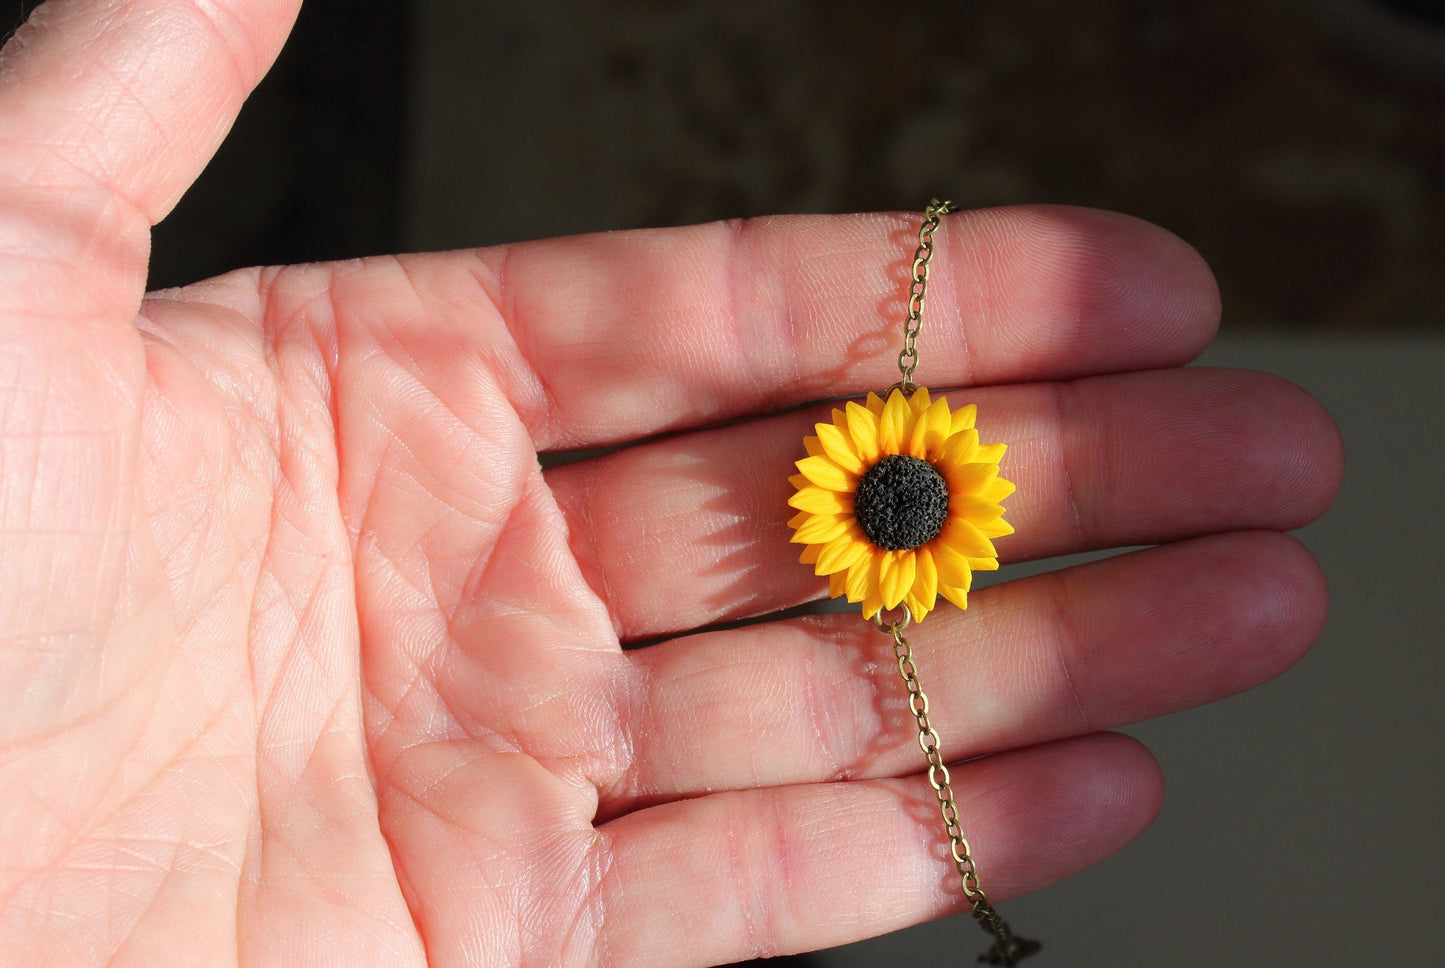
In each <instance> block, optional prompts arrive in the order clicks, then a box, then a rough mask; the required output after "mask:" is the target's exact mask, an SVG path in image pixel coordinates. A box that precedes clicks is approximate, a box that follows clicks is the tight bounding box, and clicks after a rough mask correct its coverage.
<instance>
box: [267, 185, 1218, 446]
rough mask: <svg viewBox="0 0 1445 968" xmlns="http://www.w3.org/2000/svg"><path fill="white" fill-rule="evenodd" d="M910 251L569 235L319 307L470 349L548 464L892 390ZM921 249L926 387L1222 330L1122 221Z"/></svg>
mask: <svg viewBox="0 0 1445 968" xmlns="http://www.w3.org/2000/svg"><path fill="white" fill-rule="evenodd" d="M916 231H917V221H916V216H913V215H902V214H894V215H858V216H836V217H820V216H810V217H796V218H768V219H758V220H752V221H747V222H733V223H726V224H714V225H702V226H694V227H689V228H681V229H667V230H660V231H646V232H619V233H611V234H607V235H591V236H581V237H576V238H570V239H555V240H549V241H542V242H529V243H525V244H520V245H513V246H507V247H503V248H497V249H488V250H482V251H474V252H454V253H445V254H437V255H428V256H415V257H407V258H405V259H403V260H401V261H400V262H398V263H396V264H395V265H389V266H388V265H383V264H381V263H372V264H371V265H369V266H368V267H366V268H365V270H364V271H362V270H358V271H354V272H350V273H344V274H342V276H341V277H340V278H338V279H337V280H336V285H335V286H334V287H333V289H332V291H331V293H330V295H331V297H332V299H333V300H334V301H336V302H337V303H338V304H343V305H345V304H349V305H358V306H365V307H366V312H365V314H364V318H363V319H358V320H356V321H355V323H356V324H361V323H363V322H364V324H365V327H366V328H365V331H363V332H361V333H358V334H357V335H361V336H367V337H368V339H371V340H372V341H374V336H375V334H376V333H382V334H384V339H385V340H386V341H391V340H393V339H399V340H402V341H405V342H408V343H410V344H412V345H420V346H435V345H449V344H448V342H447V341H448V340H451V339H456V340H457V341H459V342H463V345H466V346H468V347H469V348H474V349H472V352H475V353H476V354H478V356H479V357H480V358H481V359H483V360H485V361H486V362H487V364H488V365H489V367H490V369H492V370H493V371H494V372H495V373H497V374H498V375H499V377H500V378H501V380H502V383H503V386H504V388H505V390H506V392H507V394H508V396H509V398H510V399H511V400H512V402H513V405H514V406H515V407H516V408H517V410H518V412H519V413H520V414H521V415H522V416H523V418H524V419H525V420H526V421H527V424H528V426H529V428H530V430H531V431H532V434H533V437H534V439H536V440H537V442H538V445H539V447H540V448H542V449H544V450H546V449H564V448H570V447H580V446H590V445H594V444H598V443H603V442H612V441H619V440H625V439H628V438H631V437H636V436H640V435H645V434H650V433H655V432H657V431H660V430H664V429H676V428H682V427H688V426H695V425H698V424H706V423H713V422H716V421H718V420H720V419H724V418H728V417H732V416H736V415H739V414H745V413H751V412H756V411H758V410H777V409H782V408H785V407H788V406H792V405H795V404H797V403H800V402H804V401H808V400H816V399H821V398H825V397H834V396H839V395H844V394H853V393H859V392H861V391H864V390H870V389H878V388H880V387H883V386H887V385H888V384H890V383H892V382H893V381H894V380H895V379H896V378H897V370H896V358H897V354H898V348H899V340H900V339H901V335H900V325H899V322H898V321H899V320H901V319H902V318H903V316H904V315H905V308H906V307H905V306H904V303H903V298H904V294H905V292H906V290H907V273H908V271H909V265H910V260H911V257H912V253H913V247H914V245H915V244H916V239H915V233H916ZM936 240H937V249H936V254H935V256H934V259H933V264H932V276H931V279H932V281H931V283H930V286H931V288H930V289H929V293H928V303H927V322H926V324H925V331H924V337H923V341H922V344H921V352H922V354H923V359H924V361H925V369H924V370H923V371H921V372H923V373H926V374H927V378H928V380H929V381H930V382H931V383H932V384H933V385H939V386H942V385H957V384H983V383H998V382H1005V381H1014V380H1038V379H1059V378H1065V377H1071V376H1077V375H1081V374H1086V373H1094V372H1103V371H1113V370H1120V369H1142V368H1150V367H1160V366H1171V365H1175V364H1178V363H1182V362H1184V361H1186V360H1189V359H1191V358H1192V357H1193V356H1194V355H1196V354H1197V353H1198V352H1199V351H1200V350H1202V349H1203V348H1204V346H1205V345H1207V343H1208V342H1209V340H1210V338H1211V337H1212V335H1213V333H1214V330H1215V327H1216V324H1217V321H1218V295H1217V292H1216V290H1215V287H1214V282H1213V279H1212V277H1211V276H1210V274H1209V271H1208V269H1207V268H1206V267H1205V266H1204V264H1203V262H1202V261H1201V260H1200V259H1199V257H1198V256H1197V255H1196V254H1195V253H1194V251H1193V250H1192V249H1190V248H1189V247H1188V246H1187V245H1185V244H1184V243H1183V242H1181V241H1179V240H1178V239H1177V238H1175V237H1174V236H1172V235H1170V234H1169V233H1167V232H1165V231H1163V230H1162V229H1158V228H1156V227H1154V226H1152V225H1148V224H1146V223H1144V222H1140V221H1137V220H1135V219H1131V218H1126V217H1124V216H1120V215H1114V214H1110V213H1105V212H1096V211H1089V210H1084V209H1068V208H1011V209H998V210H990V211H979V212H969V213H964V214H959V215H951V216H948V217H947V219H946V220H945V221H944V224H943V228H942V229H940V231H939V233H938V234H937V236H936ZM283 288H284V287H283ZM303 288H304V287H303ZM307 299H308V294H306V293H302V292H297V293H296V294H295V295H294V298H289V299H288V300H287V305H295V306H304V305H306V303H307ZM282 312H284V307H282ZM368 334H369V335H368ZM352 342H353V343H358V341H357V340H352ZM359 342H360V343H361V344H364V343H365V342H366V340H362V341H359Z"/></svg>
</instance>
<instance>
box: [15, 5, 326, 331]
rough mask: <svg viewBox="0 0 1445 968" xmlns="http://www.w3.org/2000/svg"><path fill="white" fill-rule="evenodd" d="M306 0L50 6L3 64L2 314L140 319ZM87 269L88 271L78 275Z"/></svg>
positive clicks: (17, 39)
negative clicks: (151, 276)
mask: <svg viewBox="0 0 1445 968" xmlns="http://www.w3.org/2000/svg"><path fill="white" fill-rule="evenodd" d="M298 5H299V0H247V2H238V0H209V2H204V3H198V2H194V0H139V2H124V3H122V2H116V0H50V2H48V3H45V4H43V5H41V6H40V7H38V8H37V9H36V10H35V12H34V13H33V14H32V15H31V17H30V19H29V21H28V22H27V23H26V24H25V25H24V26H22V27H21V28H20V29H19V30H18V31H17V32H16V34H15V36H14V37H13V38H12V39H11V40H10V42H9V43H8V44H7V45H6V46H5V49H4V52H3V55H0V144H3V145H4V151H3V152H0V199H3V202H0V206H3V207H0V307H3V308H6V309H8V310H11V311H12V313H13V315H12V319H19V320H22V321H26V322H29V321H30V319H29V317H33V316H35V315H41V316H43V317H44V318H45V319H46V320H47V321H48V320H49V319H51V318H53V317H55V316H58V315H59V316H65V315H69V316H74V317H78V318H87V319H95V318H104V319H105V320H106V321H107V322H111V323H114V322H117V321H124V322H127V323H128V322H129V321H130V319H131V317H132V316H133V315H134V313H135V310H136V307H137V305H138V303H139V300H140V297H141V295H142V292H143V290H144V288H145V272H146V260H147V257H148V253H149V234H148V229H149V227H150V226H151V225H152V224H154V223H155V222H157V221H159V220H160V219H161V218H162V217H163V216H164V215H165V214H166V212H168V211H170V209H171V207H172V206H173V205H174V204H175V202H176V200H177V199H178V198H179V197H180V195H181V193H182V192H184V191H185V189H186V188H187V187H188V186H189V185H190V184H191V182H192V181H193V180H194V179H195V177H196V175H197V174H199V173H200V171H201V168H202V167H204V165H205V164H206V162H207V160H209V158H210V157H211V154H212V153H213V152H214V151H215V149H216V147H217V146H218V145H219V144H220V142H221V139H222V138H223V137H224V136H225V134H226V132H227V130H229V128H230V125H231V122H232V121H233V120H234V118H235V116H236V112H237V111H239V110H240V107H241V102H242V101H243V100H244V99H245V97H246V95H247V94H248V93H250V90H251V88H252V87H253V86H254V85H255V84H256V82H257V81H258V80H259V79H260V77H261V75H262V74H263V73H264V72H265V71H266V69H267V67H269V66H270V63H271V61H272V59H273V58H274V57H275V56H276V53H277V51H279V50H280V47H281V43H282V41H283V40H284V39H285V37H286V32H287V31H288V30H289V29H290V25H291V22H292V19H293V18H294V17H295V14H296V8H297V6H298ZM76 270H82V271H83V273H84V274H83V275H79V274H78V273H77V271H76Z"/></svg>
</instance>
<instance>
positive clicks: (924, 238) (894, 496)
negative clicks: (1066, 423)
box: [788, 199, 1039, 965]
mask: <svg viewBox="0 0 1445 968" xmlns="http://www.w3.org/2000/svg"><path fill="white" fill-rule="evenodd" d="M954 211H957V209H956V208H955V207H954V205H953V203H952V202H947V201H944V202H940V201H938V200H937V199H934V200H933V201H931V202H929V204H928V207H927V209H925V211H924V215H923V223H922V224H921V225H920V226H919V229H918V248H917V250H916V251H915V252H914V256H913V274H912V282H911V284H910V286H909V290H908V318H907V319H906V320H905V322H904V325H903V334H904V339H903V350H902V351H901V352H900V353H899V354H898V370H899V373H900V374H901V379H900V380H899V381H898V382H897V383H895V384H894V385H893V386H892V387H891V388H890V389H889V390H888V392H887V393H886V394H885V395H884V396H879V395H878V394H876V393H869V394H868V396H867V398H866V400H865V401H864V402H863V403H858V402H856V401H849V402H848V403H847V404H846V405H845V406H844V407H843V409H841V410H839V409H834V410H833V413H832V418H833V419H832V422H831V423H820V424H817V425H815V428H814V430H815V436H811V437H806V438H804V440H803V445H804V447H805V449H806V450H807V453H808V456H807V457H805V458H803V459H802V460H800V461H798V462H797V468H798V473H797V474H795V475H793V476H792V477H791V478H789V480H790V482H791V483H792V484H793V486H794V487H795V488H796V491H795V493H794V494H793V496H792V497H791V498H790V499H789V500H788V504H789V505H790V506H791V507H792V508H793V509H794V510H795V511H796V512H797V513H796V514H795V515H794V516H793V517H792V519H791V520H789V522H788V526H789V527H790V528H792V529H793V531H794V533H793V537H792V541H793V542H794V543H796V544H801V545H802V546H803V553H802V555H801V557H800V559H799V560H800V561H802V562H803V564H807V565H812V566H813V570H814V571H815V572H816V573H817V574H818V575H820V576H826V577H827V579H828V591H829V594H830V595H832V596H833V597H835V598H837V597H840V596H846V597H847V599H848V601H850V602H853V603H859V602H861V603H862V606H863V617H864V618H865V619H868V620H870V621H872V622H873V623H874V624H875V625H876V626H877V627H878V629H879V630H880V631H882V632H884V633H886V634H888V635H889V636H891V637H892V639H893V652H894V656H895V657H896V658H897V660H898V671H899V673H900V674H901V675H902V677H903V684H904V686H905V687H906V689H907V690H908V706H909V709H910V711H911V712H912V713H913V716H914V718H915V719H916V720H917V722H918V745H919V746H920V747H921V748H922V750H923V754H924V756H925V757H926V759H927V761H928V782H929V784H930V785H931V786H932V787H933V790H934V792H935V793H936V794H937V797H938V809H939V813H940V814H941V815H942V818H943V825H944V829H945V832H946V833H947V835H948V840H949V859H950V860H951V861H952V863H953V865H954V867H955V868H957V870H958V877H959V886H960V889H961V890H962V891H963V895H964V897H965V898H966V899H967V900H968V902H969V905H970V911H971V913H972V915H973V917H974V919H975V920H976V921H977V922H978V924H979V925H980V926H981V927H982V928H983V929H984V930H985V931H987V932H988V933H989V934H990V935H992V936H993V939H994V941H993V945H992V947H990V948H989V950H988V951H986V952H984V953H983V954H981V955H979V957H978V960H979V961H980V962H984V963H987V964H994V965H1014V964H1017V963H1018V962H1019V960H1021V959H1022V958H1025V957H1027V956H1028V955H1030V954H1033V953H1034V952H1035V951H1037V950H1039V945H1038V944H1037V943H1036V942H1033V941H1027V940H1024V939H1022V938H1019V937H1017V936H1015V935H1014V934H1013V932H1012V931H1011V930H1010V929H1009V926H1008V924H1007V923H1006V922H1005V921H1004V920H1003V918H1001V917H1000V916H999V914H998V912H997V911H995V910H994V908H993V905H992V904H990V903H989V900H988V896H987V895H986V894H985V893H984V891H983V888H982V887H981V886H980V885H979V879H978V872H977V870H976V868H975V865H974V862H973V857H972V854H971V853H970V849H969V846H968V840H967V839H966V838H965V837H964V835H963V829H962V827H961V826H960V823H959V818H958V807H957V804H956V802H955V800H954V795H953V786H952V783H951V781H950V778H949V773H948V766H947V764H946V762H945V760H944V756H943V752H942V750H941V749H940V745H939V738H938V732H937V730H935V729H934V727H933V726H932V724H931V723H930V722H929V717H928V697H927V696H926V695H925V694H924V692H923V688H922V686H921V685H920V684H919V681H918V669H917V666H916V665H915V662H914V658H913V651H912V648H911V647H910V645H909V643H908V639H907V638H906V637H905V636H904V634H903V630H904V629H905V628H907V627H908V626H909V624H910V623H920V622H922V621H923V620H924V619H925V618H926V617H927V616H928V613H929V612H931V611H933V609H934V607H935V605H936V604H937V601H938V598H939V597H940V596H941V597H942V598H944V599H946V600H947V601H949V602H952V603H953V604H954V605H956V606H958V607H959V608H967V607H968V591H969V588H970V586H971V584H972V579H973V573H974V572H975V571H992V570H994V569H996V568H998V553H997V552H996V551H995V550H994V547H993V541H992V539H994V538H998V537H1002V536H1003V535H1006V534H1011V533H1013V528H1012V527H1010V526H1009V525H1008V523H1007V522H1005V521H1004V520H1003V514H1004V509H1003V505H1002V502H1003V500H1004V498H1006V497H1008V496H1009V495H1010V494H1012V493H1013V491H1014V485H1013V484H1011V483H1009V482H1008V481H1006V480H1004V479H1003V478H1002V477H999V461H1000V459H1001V458H1002V457H1003V454H1004V450H1005V446H1004V445H1003V444H984V443H980V441H979V436H978V430H977V429H976V428H975V426H974V421H975V418H976V415H977V409H976V408H975V407H974V406H973V405H972V404H969V405H968V406H965V407H961V408H959V409H957V410H952V409H950V408H949V405H948V401H947V400H946V399H945V398H944V397H942V396H938V397H934V396H932V395H930V394H929V392H928V388H927V387H922V386H919V385H917V384H916V383H914V382H913V373H914V371H915V370H916V369H917V367H918V335H919V333H920V332H921V331H922V329H923V300H924V296H925V294H926V293H927V291H928V263H929V260H931V259H932V258H933V233H934V232H935V231H936V230H937V229H938V226H939V222H940V220H941V219H942V217H943V216H944V215H946V214H948V213H950V212H954ZM887 613H894V614H895V615H896V616H897V617H892V618H890V617H888V614H887Z"/></svg>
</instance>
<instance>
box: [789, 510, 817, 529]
mask: <svg viewBox="0 0 1445 968" xmlns="http://www.w3.org/2000/svg"><path fill="white" fill-rule="evenodd" d="M812 519H813V512H812V511H799V512H798V513H797V514H795V515H793V516H792V517H791V518H788V527H790V528H801V527H802V526H803V525H805V524H807V523H808V522H809V521H811V520H812Z"/></svg>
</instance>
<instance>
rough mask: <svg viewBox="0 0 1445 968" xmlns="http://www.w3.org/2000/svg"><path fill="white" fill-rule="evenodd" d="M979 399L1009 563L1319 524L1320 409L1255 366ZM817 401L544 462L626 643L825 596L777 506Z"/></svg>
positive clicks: (999, 391) (976, 394)
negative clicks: (1003, 494)
mask: <svg viewBox="0 0 1445 968" xmlns="http://www.w3.org/2000/svg"><path fill="white" fill-rule="evenodd" d="M949 397H950V402H951V403H952V404H953V405H954V406H955V407H956V406H959V405H961V404H964V403H977V404H978V414H979V415H978V426H979V433H980V436H981V438H982V440H983V441H984V442H986V443H993V442H1006V443H1007V444H1008V445H1009V450H1008V453H1007V454H1006V455H1005V456H1004V458H1003V463H1002V467H1001V473H1002V476H1004V477H1006V478H1008V479H1009V480H1011V481H1013V482H1014V483H1015V484H1017V485H1018V491H1017V493H1015V494H1013V495H1012V496H1011V497H1009V498H1008V500H1007V501H1006V502H1005V506H1006V508H1007V520H1008V521H1009V522H1010V523H1011V524H1012V525H1013V527H1014V528H1015V529H1016V533H1015V534H1012V535H1009V536H1007V537H1004V538H1001V539H999V540H998V542H997V545H998V550H999V554H1000V558H1001V559H1002V560H1003V561H1019V560H1026V559H1032V558H1041V557H1047V556H1051V555H1058V554H1068V553H1072V552H1077V551H1084V550H1089V549H1095V548H1107V547H1118V546H1124V545H1131V544H1152V543H1156V542H1160V541H1171V540H1175V539H1178V538H1183V537H1189V536H1192V535H1199V534H1208V533H1211V532H1218V531H1230V530H1244V529H1250V528H1268V529H1278V530H1287V529H1290V528H1295V527H1299V526H1300V525H1302V524H1304V523H1306V522H1308V521H1310V520H1313V518H1314V517H1316V516H1317V515H1318V514H1319V513H1321V512H1322V510H1323V509H1324V508H1325V507H1326V506H1327V505H1328V503H1329V501H1330V499H1331V497H1332V496H1333V493H1334V490H1335V487H1336V485H1337V482H1336V480H1335V477H1336V475H1335V474H1333V473H1330V472H1326V470H1327V468H1329V467H1331V466H1333V465H1332V463H1331V457H1332V455H1333V454H1334V452H1335V450H1336V449H1337V448H1338V436H1337V434H1336V433H1335V430H1334V425H1333V424H1332V423H1331V421H1330V419H1329V416H1328V415H1327V414H1326V413H1325V411H1324V410H1323V408H1321V407H1320V406H1319V404H1318V403H1316V402H1315V401H1314V399H1313V398H1311V397H1310V396H1309V395H1307V394H1306V393H1304V392H1303V391H1302V390H1300V389H1298V388H1297V387H1295V386H1293V385H1292V384H1289V383H1287V382H1285V381H1283V380H1280V379H1278V378H1276V377H1271V376H1267V375H1265V374H1260V373H1250V372H1243V371H1224V370H1203V369H1187V370H1164V371H1153V372H1145V373H1129V374H1117V375H1111V376H1099V377H1091V378H1087V379H1083V380H1078V381H1075V382H1072V383H1055V384H1027V385H1022V386H1012V387H991V388H981V389H975V390H970V391H967V392H954V393H950V394H949ZM826 414H827V410H826V409H822V410H820V411H818V412H814V413H799V414H787V415H784V416H779V417H772V418H766V419H761V420H755V421H751V422H748V423H742V424H734V425H731V426H727V427H721V428H717V429H713V430H706V431H698V432H694V433H689V434H683V435H679V436H676V437H671V438H666V439H662V440H657V441H652V442H649V443H645V444H641V445H638V446H635V447H630V448H627V449H625V450H621V451H617V452H614V453H611V454H607V455H605V456H601V457H596V458H592V459H588V460H583V461H579V462H576V463H573V464H567V465H563V466H560V467H555V468H552V469H551V470H549V471H548V472H547V479H548V483H549V484H550V485H551V487H552V490H553V492H554V494H555V495H556V497H557V500H558V503H559V504H560V506H561V508H562V510H563V513H564V514H565V515H566V517H567V521H568V525H569V530H570V533H571V542H572V548H573V551H574V552H575V554H576V556H577V559H578V561H579V562H580V564H581V567H582V570H583V573H584V574H585V575H586V576H587V578H588V580H589V581H590V582H591V584H592V587H593V588H594V589H595V590H596V591H597V592H598V594H599V595H600V597H602V599H603V600H604V601H605V602H606V603H607V607H608V608H609V609H610V610H611V613H612V617H613V621H614V624H615V625H616V626H617V628H618V631H619V634H620V635H621V637H622V638H623V640H624V641H626V640H637V639H642V638H648V637H653V636H659V635H666V634H669V633H675V632H679V631H685V630H688V629H692V628H697V627H700V626H703V625H706V624H709V623H712V622H717V621H721V620H728V619H734V618H739V617H743V616H748V615H757V614H763V613H766V612H769V611H773V610H776V609H779V608H785V607H788V606H790V605H795V604H798V603H800V602H803V601H808V600H811V599H814V598H818V597H821V596H822V595H823V594H825V593H826V588H827V583H826V581H825V580H824V579H821V578H818V577H816V576H815V575H814V574H813V572H812V569H811V568H809V567H806V566H804V565H800V564H799V563H798V560H797V559H798V551H799V546H797V545H794V544H790V543H789V537H790V532H789V530H788V528H787V520H788V518H789V517H790V516H791V515H792V514H793V511H792V509H791V508H789V507H788V506H787V500H788V497H789V495H790V493H791V489H792V488H791V485H790V484H789V483H788V480H787V479H788V476H789V475H790V474H792V473H793V466H792V462H793V461H794V460H797V459H798V458H800V457H802V456H803V448H802V438H803V436H805V435H806V434H808V433H810V432H811V430H812V424H813V423H814V422H815V421H816V420H819V419H827V418H826Z"/></svg>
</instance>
